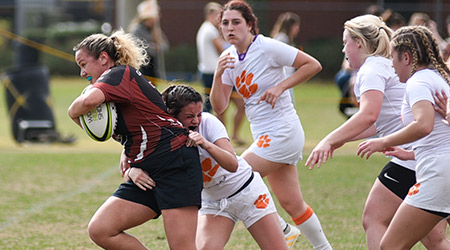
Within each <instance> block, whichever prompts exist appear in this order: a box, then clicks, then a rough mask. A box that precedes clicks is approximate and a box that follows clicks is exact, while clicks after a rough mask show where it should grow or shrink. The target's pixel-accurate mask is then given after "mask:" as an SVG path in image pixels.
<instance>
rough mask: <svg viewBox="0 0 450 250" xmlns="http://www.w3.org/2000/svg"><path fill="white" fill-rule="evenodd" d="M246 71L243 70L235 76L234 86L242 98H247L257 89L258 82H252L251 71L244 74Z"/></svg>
mask: <svg viewBox="0 0 450 250" xmlns="http://www.w3.org/2000/svg"><path fill="white" fill-rule="evenodd" d="M246 73H247V71H245V70H244V71H242V74H241V75H240V76H238V77H236V87H237V89H238V92H239V93H241V95H242V96H243V97H244V98H249V97H250V96H251V95H253V94H254V93H255V92H256V90H257V89H258V84H256V83H252V81H253V73H250V74H248V75H245V74H246Z"/></svg>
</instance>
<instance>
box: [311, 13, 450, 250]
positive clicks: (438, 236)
mask: <svg viewBox="0 0 450 250" xmlns="http://www.w3.org/2000/svg"><path fill="white" fill-rule="evenodd" d="M391 35H392V31H391V29H390V28H389V27H388V26H387V25H386V24H385V23H383V22H382V20H381V19H380V18H379V17H376V16H374V15H363V16H359V17H355V18H353V19H351V20H349V21H347V22H345V24H344V33H343V42H344V48H343V53H344V54H345V56H346V59H347V60H348V62H349V64H350V67H351V68H352V69H354V70H357V73H356V78H355V87H354V92H355V97H356V99H357V101H358V103H359V104H360V108H359V111H358V112H357V113H356V114H355V115H353V116H352V117H351V118H350V119H349V120H347V121H346V122H345V123H344V124H342V125H341V126H340V127H339V128H337V129H335V130H334V131H333V132H331V133H330V134H328V135H327V136H326V137H325V138H324V139H322V141H321V142H320V143H319V144H318V145H317V146H316V147H315V148H314V150H313V151H312V153H311V154H310V156H309V158H308V160H307V162H306V165H307V166H308V165H309V166H310V168H313V167H314V165H316V164H317V165H318V167H320V165H321V164H322V163H325V162H326V161H327V160H328V158H329V157H330V158H331V157H332V154H333V151H334V150H335V149H337V148H339V147H340V146H342V145H343V144H345V143H346V142H349V141H353V140H358V139H363V138H367V137H371V136H375V135H378V136H385V135H388V134H391V133H394V132H395V131H398V130H400V129H401V128H403V123H402V121H401V114H400V113H401V105H402V100H403V95H404V93H405V85H404V84H402V83H401V82H400V81H399V79H398V76H397V75H396V74H395V71H394V69H393V68H392V62H391V60H390V58H389V56H390V53H389V41H390V37H391ZM404 147H405V148H408V147H409V145H404ZM415 165H416V162H415V161H412V160H409V161H403V160H400V159H398V158H395V157H393V158H392V159H391V161H389V162H388V163H387V164H386V165H385V167H384V168H383V170H382V171H381V173H380V174H379V175H378V178H377V179H376V180H375V183H374V184H373V186H372V189H371V191H370V194H369V197H368V198H367V201H366V205H365V207H364V213H363V226H364V230H365V232H366V241H367V246H368V248H369V249H371V250H372V249H379V245H380V241H381V238H382V237H383V235H384V233H385V231H386V229H387V227H388V225H389V223H390V221H391V219H392V217H393V215H394V213H395V211H396V210H397V209H398V207H399V206H400V204H401V202H402V200H403V199H404V198H405V196H406V195H407V193H408V190H409V188H410V187H411V186H413V185H414V184H415V183H416V178H415V172H414V170H415ZM445 227H446V225H445V223H442V225H440V226H439V227H438V228H436V230H434V231H433V233H431V234H430V235H429V236H428V237H426V238H425V239H424V240H423V241H422V242H423V243H424V244H425V246H426V247H427V248H428V249H449V246H450V242H449V241H448V240H447V239H446V238H445Z"/></svg>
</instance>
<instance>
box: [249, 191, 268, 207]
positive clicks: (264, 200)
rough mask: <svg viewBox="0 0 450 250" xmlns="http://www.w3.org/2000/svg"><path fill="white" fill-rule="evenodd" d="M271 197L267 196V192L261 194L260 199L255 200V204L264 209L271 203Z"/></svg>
mask: <svg viewBox="0 0 450 250" xmlns="http://www.w3.org/2000/svg"><path fill="white" fill-rule="evenodd" d="M269 202H270V199H269V197H267V194H260V195H259V197H258V199H257V200H256V201H255V203H253V204H255V206H256V208H258V209H264V208H266V207H267V206H268V205H269Z"/></svg>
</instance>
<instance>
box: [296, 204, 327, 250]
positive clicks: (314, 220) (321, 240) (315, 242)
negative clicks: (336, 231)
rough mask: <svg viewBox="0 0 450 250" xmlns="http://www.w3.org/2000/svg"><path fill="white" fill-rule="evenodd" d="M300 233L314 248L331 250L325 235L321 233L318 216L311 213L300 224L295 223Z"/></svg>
mask: <svg viewBox="0 0 450 250" xmlns="http://www.w3.org/2000/svg"><path fill="white" fill-rule="evenodd" d="M297 228H298V229H300V231H301V232H302V234H303V235H304V236H305V237H306V238H307V239H308V240H309V242H310V243H311V245H312V246H313V247H314V249H315V250H332V249H333V248H332V247H331V245H330V243H329V242H328V240H327V237H326V236H325V234H324V233H323V230H322V226H321V225H320V221H319V218H318V217H317V215H316V213H313V214H312V215H311V217H309V219H307V220H306V221H305V222H303V223H302V224H300V225H297Z"/></svg>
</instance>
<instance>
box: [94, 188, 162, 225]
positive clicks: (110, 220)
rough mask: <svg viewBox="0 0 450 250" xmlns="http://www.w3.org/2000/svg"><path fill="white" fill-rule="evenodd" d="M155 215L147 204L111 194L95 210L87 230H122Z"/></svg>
mask: <svg viewBox="0 0 450 250" xmlns="http://www.w3.org/2000/svg"><path fill="white" fill-rule="evenodd" d="M156 215H157V214H156V213H155V212H154V211H153V210H151V209H150V208H149V207H147V206H144V205H142V204H138V203H135V202H131V201H127V200H124V199H121V198H117V197H114V196H111V197H109V198H108V199H107V200H106V201H105V202H104V203H103V204H102V206H100V208H99V209H98V210H97V212H95V214H94V216H93V217H92V219H91V221H90V222H89V230H90V231H91V230H93V231H97V232H98V231H104V232H112V233H117V232H122V231H124V230H127V229H129V228H132V227H135V226H138V225H140V224H142V223H144V222H146V221H148V220H150V219H152V218H154V217H156Z"/></svg>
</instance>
